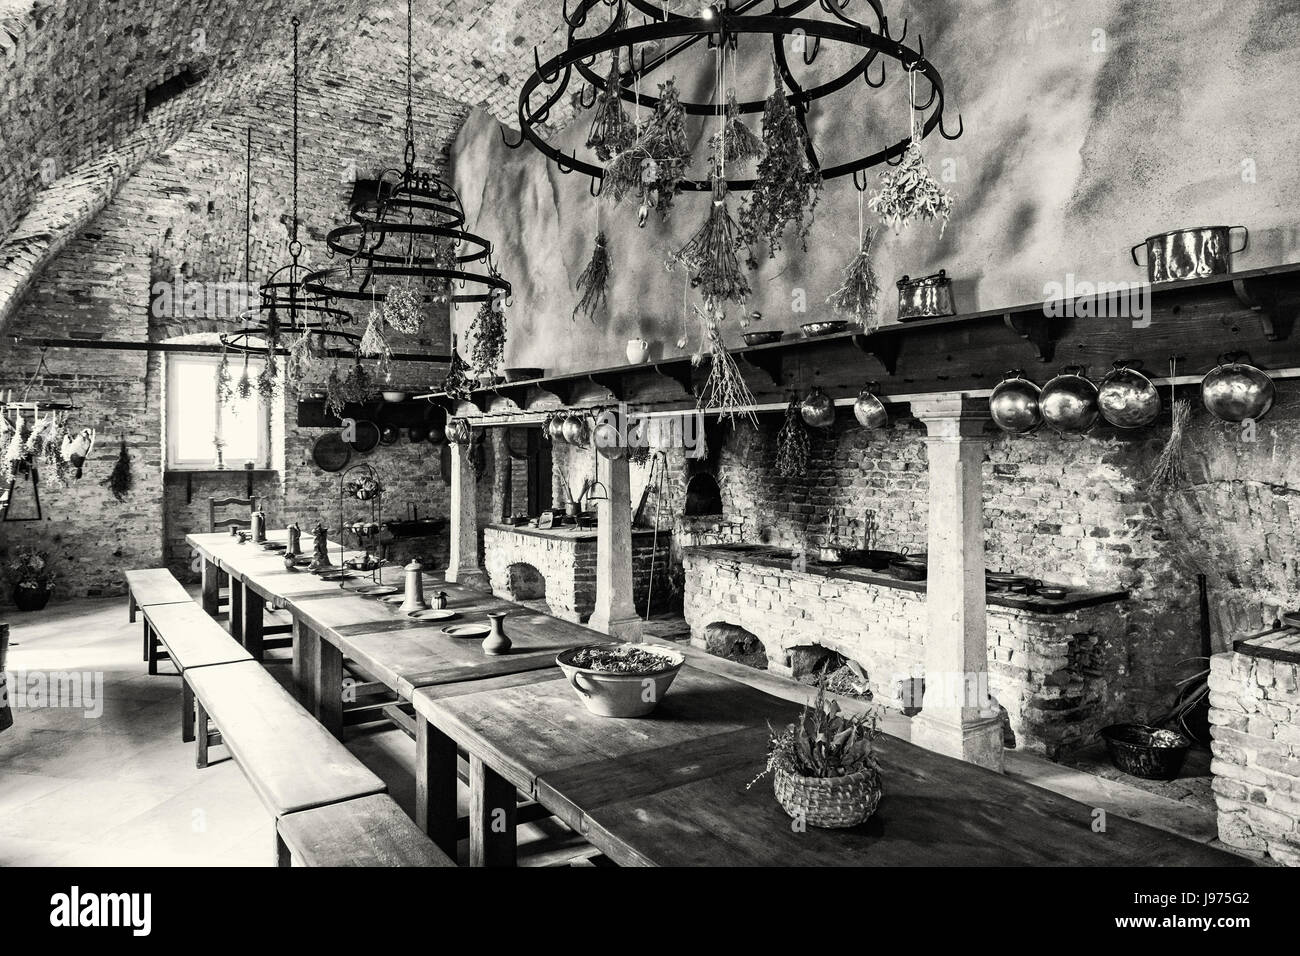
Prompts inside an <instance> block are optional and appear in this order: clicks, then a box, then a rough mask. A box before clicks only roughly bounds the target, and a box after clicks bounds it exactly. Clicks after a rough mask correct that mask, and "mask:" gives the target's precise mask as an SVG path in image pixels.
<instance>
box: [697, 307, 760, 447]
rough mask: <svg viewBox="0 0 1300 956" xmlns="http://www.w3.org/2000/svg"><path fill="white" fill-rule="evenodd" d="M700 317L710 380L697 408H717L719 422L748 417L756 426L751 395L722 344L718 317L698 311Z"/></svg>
mask: <svg viewBox="0 0 1300 956" xmlns="http://www.w3.org/2000/svg"><path fill="white" fill-rule="evenodd" d="M700 316H701V320H702V321H703V322H704V324H705V329H706V331H705V338H706V340H707V341H708V346H709V377H708V378H707V379H706V380H705V382H704V388H703V389H702V390H701V391H700V399H699V408H700V409H701V410H704V409H709V408H716V409H718V410H719V411H718V420H719V421H726V420H727V419H728V418H730V419H732V420H733V421H734V420H736V419H738V418H748V419H749V420H750V421H751V422H753V423H754V424H756V425H757V424H758V418H757V416H756V415H755V414H754V411H753V405H754V393H753V392H751V391H750V390H749V386H748V385H747V384H746V383H745V377H744V376H743V375H742V374H741V373H740V367H739V366H737V365H736V360H735V359H734V358H732V357H731V353H730V352H728V351H727V348H726V346H725V345H723V343H722V331H721V329H720V327H719V320H720V316H718V317H715V316H711V315H709V314H708V313H707V312H700Z"/></svg>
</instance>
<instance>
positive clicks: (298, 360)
mask: <svg viewBox="0 0 1300 956" xmlns="http://www.w3.org/2000/svg"><path fill="white" fill-rule="evenodd" d="M320 353H321V347H320V343H319V342H318V341H317V338H316V336H314V335H312V334H311V333H310V332H303V333H302V334H301V335H299V336H298V337H297V338H296V339H294V340H293V344H292V345H290V346H289V355H288V356H287V357H286V358H285V361H284V383H285V386H286V387H288V388H291V389H293V390H294V391H297V389H298V386H299V385H300V384H301V383H302V382H303V381H304V380H305V379H307V378H308V377H309V376H310V375H311V373H312V370H313V369H314V368H315V367H316V364H317V361H318V360H319V359H320Z"/></svg>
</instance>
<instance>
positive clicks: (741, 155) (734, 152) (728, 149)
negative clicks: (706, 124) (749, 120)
mask: <svg viewBox="0 0 1300 956" xmlns="http://www.w3.org/2000/svg"><path fill="white" fill-rule="evenodd" d="M726 117H727V121H726V123H725V124H723V127H722V131H721V132H719V133H714V134H713V136H712V137H711V138H710V139H709V152H710V154H711V155H713V156H721V157H722V158H723V159H724V160H725V161H726V162H728V163H747V162H749V161H750V160H754V159H761V158H762V157H763V153H764V152H765V149H764V146H763V141H762V140H761V139H759V138H758V137H757V136H755V135H754V131H753V130H751V129H750V128H749V127H748V126H746V125H745V121H744V120H742V119H741V118H740V106H739V104H737V103H736V91H735V90H734V89H729V90H727V105H726Z"/></svg>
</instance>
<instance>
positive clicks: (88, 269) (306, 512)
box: [0, 63, 465, 601]
mask: <svg viewBox="0 0 1300 956" xmlns="http://www.w3.org/2000/svg"><path fill="white" fill-rule="evenodd" d="M353 65H355V64H353ZM348 68H349V64H345V63H343V64H339V72H332V71H331V70H330V69H325V70H323V71H322V73H321V74H320V75H319V76H317V77H316V78H315V79H314V81H313V82H310V83H308V84H306V86H305V88H304V90H303V92H302V98H301V99H302V107H301V125H302V142H301V146H300V161H301V169H300V191H299V205H300V216H301V220H302V222H301V225H300V235H301V238H302V240H303V245H304V253H305V257H308V258H309V259H310V260H314V261H323V258H324V253H323V248H322V246H321V244H320V242H319V240H320V238H321V237H323V235H324V232H325V231H326V230H327V229H328V228H331V227H333V226H334V225H337V224H339V223H341V222H343V221H344V220H345V218H346V215H347V206H346V200H347V196H348V195H349V193H350V191H351V183H350V178H351V176H352V175H353V172H354V171H355V173H356V174H358V175H362V176H364V175H367V174H369V173H373V172H375V171H376V170H377V168H378V167H379V166H380V165H381V164H389V163H392V162H394V161H396V160H397V159H400V156H401V144H402V130H401V128H400V122H399V121H398V118H397V116H396V114H394V113H392V112H391V111H377V110H376V109H375V108H374V106H373V103H374V99H372V97H374V96H379V97H380V98H381V99H382V98H386V99H387V100H389V101H395V100H394V97H396V96H397V95H398V94H399V93H400V92H401V90H402V89H404V85H403V84H399V83H388V84H387V86H385V83H384V81H382V80H379V79H376V80H375V82H374V89H372V90H370V91H368V92H366V93H362V92H359V91H357V90H355V89H353V88H351V87H349V86H348V85H347V84H346V83H345V82H343V76H342V75H341V74H342V73H343V72H346V70H347V69H348ZM464 111H465V110H464V108H463V107H460V106H459V105H457V104H455V103H453V102H452V101H450V100H447V99H445V98H442V97H438V96H435V95H432V94H426V95H422V96H420V97H419V102H418V103H417V134H418V136H419V139H420V142H421V144H422V147H423V148H424V149H425V155H426V159H427V160H428V162H429V164H430V165H433V166H435V167H437V166H440V165H441V164H442V163H443V162H445V153H439V152H438V151H437V149H436V148H432V147H430V145H429V144H438V145H444V144H446V143H447V142H449V141H450V139H451V138H452V135H453V134H454V131H455V129H456V128H457V126H458V125H459V123H460V122H461V120H462V119H463V115H464ZM288 115H289V112H288V101H287V98H286V96H285V95H284V91H283V90H278V91H276V92H274V93H271V94H268V95H267V96H265V97H263V98H262V99H261V100H260V101H259V103H258V104H257V106H256V107H255V108H252V109H250V110H248V111H247V112H245V113H243V114H240V115H235V116H229V117H226V118H225V119H223V120H222V121H221V122H218V123H212V124H208V125H205V126H201V127H199V128H198V129H196V130H194V131H192V132H191V133H189V134H187V135H186V136H184V137H182V138H181V139H180V140H179V141H178V142H177V144H176V145H175V147H173V148H172V149H171V150H169V151H168V152H166V153H164V154H163V155H161V156H158V157H156V158H154V159H152V160H150V161H148V162H146V163H144V164H143V165H142V166H141V167H140V169H139V171H138V172H137V173H136V175H135V176H133V177H132V178H131V179H130V180H128V181H127V182H126V183H125V184H124V185H123V186H122V188H121V189H120V191H119V192H118V193H117V195H116V197H115V198H114V199H113V201H112V202H111V203H109V204H108V206H107V207H106V208H105V209H104V210H103V211H102V212H101V213H100V214H99V215H98V216H97V217H96V218H95V220H94V221H93V222H92V223H91V224H90V225H89V226H88V227H87V228H85V229H84V230H83V231H82V233H81V234H80V235H79V236H78V237H77V238H76V239H75V240H73V241H72V242H71V243H70V244H69V245H68V246H67V247H66V248H65V249H64V250H63V252H62V253H60V254H59V255H58V257H57V258H56V259H55V260H54V261H53V262H52V263H51V265H50V266H49V267H48V268H47V269H46V271H45V272H44V273H43V274H42V275H41V277H40V280H39V281H38V282H36V283H35V284H34V285H33V286H32V287H31V288H30V289H29V291H28V293H27V294H26V296H25V298H24V300H23V304H22V306H21V308H20V309H19V311H18V313H17V314H16V316H15V317H14V319H13V320H12V322H11V323H10V325H9V327H8V328H7V329H6V334H16V335H21V336H24V337H26V338H33V337H40V336H57V337H90V338H108V339H121V340H131V341H146V340H148V339H150V338H162V337H165V336H167V335H172V334H177V333H179V332H192V331H197V330H200V329H213V328H217V327H218V326H217V324H216V323H213V322H210V321H199V322H195V323H189V324H188V325H186V326H185V327H182V328H178V327H176V326H175V324H173V323H159V322H156V321H153V322H151V318H150V301H151V286H152V284H153V283H154V282H156V281H160V280H162V281H166V280H171V279H172V277H174V276H177V275H179V276H180V277H181V278H182V279H183V280H185V281H190V282H199V283H230V282H237V281H239V280H241V279H242V277H243V274H244V261H243V249H244V233H243V230H244V180H243V172H244V130H245V129H246V128H247V126H248V125H250V124H251V125H253V126H254V150H255V153H254V160H253V176H252V182H253V196H252V209H253V225H252V243H251V247H252V255H251V260H252V261H251V268H250V272H251V275H252V278H253V281H254V282H257V281H260V280H261V279H262V278H263V277H264V276H265V275H267V274H269V273H270V272H271V271H272V270H273V269H274V268H276V267H278V266H280V265H282V264H284V260H285V259H286V254H285V243H286V241H287V239H288V232H289V209H290V198H291V165H290V155H291V150H290V147H289V143H288V130H289V127H288V122H287V120H288ZM341 129H343V130H347V131H348V135H347V137H346V138H345V139H341V138H340V137H339V135H338V131H339V130H341ZM447 340H448V332H447V324H446V322H445V321H435V322H431V323H430V326H429V328H428V332H427V334H425V335H423V336H422V337H420V338H418V339H407V340H404V341H402V342H401V343H400V344H398V343H394V347H395V348H397V349H400V350H401V351H408V352H417V351H433V352H444V351H445V350H446V346H447ZM38 361H39V356H38V354H37V353H36V352H35V351H34V349H33V348H32V347H31V346H28V345H25V344H24V345H18V346H16V347H10V346H6V347H5V348H4V349H3V351H0V390H2V389H9V388H14V389H20V388H21V387H22V386H23V385H24V384H25V383H26V382H27V380H28V379H29V377H30V376H31V374H32V372H33V371H34V370H35V369H36V367H37V364H38ZM46 366H47V368H46V371H45V372H43V373H42V375H41V376H39V377H38V379H37V380H36V382H35V383H34V387H33V389H32V393H31V397H32V398H36V399H62V398H64V397H65V391H66V394H67V396H68V397H70V399H71V400H72V401H73V402H74V403H75V404H77V405H78V406H79V407H78V409H77V410H76V411H75V412H74V413H73V414H72V416H71V420H72V422H73V423H74V424H76V425H78V426H83V425H84V426H89V427H92V428H96V429H97V430H98V432H99V441H98V443H97V445H96V447H95V449H94V453H93V455H92V456H91V458H90V460H88V462H87V464H86V468H85V477H84V478H83V479H82V480H81V481H80V482H77V483H76V484H74V485H73V486H72V487H71V488H70V489H68V490H66V491H63V490H57V489H47V488H45V487H42V489H41V503H42V506H43V510H44V513H45V516H46V520H45V521H43V522H41V523H39V524H36V523H21V524H19V523H14V522H8V523H4V524H0V551H3V552H8V551H9V550H10V549H12V547H14V546H15V545H17V544H21V543H26V542H32V543H39V544H41V545H42V546H45V547H49V548H51V549H52V550H54V551H55V552H56V553H57V556H58V558H59V560H60V563H61V565H62V567H61V572H62V573H61V576H60V581H59V586H58V590H57V592H56V597H55V600H59V599H62V598H71V597H79V596H85V595H93V594H100V593H115V592H118V591H120V590H121V587H122V572H123V570H124V569H128V568H135V567H153V566H158V565H160V564H164V563H166V564H168V565H169V566H171V567H173V568H175V569H176V570H177V571H178V572H179V571H182V570H184V569H185V568H186V567H187V565H188V557H187V555H186V554H185V549H184V547H183V538H184V534H185V532H186V531H189V530H192V529H193V528H196V527H206V499H207V497H209V496H210V495H213V496H220V495H224V494H228V493H236V494H239V495H241V496H242V495H243V494H244V490H245V489H244V481H243V475H242V474H240V475H237V476H234V477H233V478H227V477H225V476H214V477H212V478H204V479H202V480H201V481H200V482H199V483H198V485H197V486H196V489H197V490H196V491H195V492H194V501H193V502H189V503H187V502H186V501H185V486H184V484H183V481H175V480H172V481H168V482H166V483H164V475H163V441H162V431H163V422H162V404H163V402H162V398H163V395H162V387H163V386H162V368H163V362H162V358H161V356H158V355H154V356H152V357H150V356H148V355H146V353H142V352H140V353H137V352H116V351H88V350H51V351H50V352H49V354H48V355H47V356H46ZM443 368H444V366H442V365H439V364H427V363H405V364H398V365H397V366H396V367H395V369H394V372H393V382H392V386H393V387H394V388H397V389H401V388H408V389H411V390H414V389H416V388H419V389H420V390H424V389H425V388H427V387H428V386H429V385H431V384H433V383H434V382H437V381H439V380H440V378H441V375H442V372H443ZM283 403H284V404H283V406H281V407H279V408H278V409H277V412H276V415H277V416H278V417H282V419H283V421H284V423H285V428H284V444H283V447H282V448H278V449H276V451H275V458H276V459H278V460H282V461H283V463H284V468H283V469H282V470H281V471H280V473H279V474H278V475H277V476H275V477H274V478H259V479H258V482H257V484H256V486H255V489H254V493H255V494H258V495H260V496H262V497H263V498H265V499H266V500H267V502H268V511H269V512H270V520H271V523H272V525H273V526H275V525H281V524H284V523H286V522H287V521H288V520H294V519H296V520H299V521H301V522H304V526H305V527H306V526H309V524H306V523H307V522H313V521H314V519H315V517H316V516H317V515H323V516H325V517H326V518H327V523H328V524H329V525H330V526H331V527H332V526H333V525H334V524H335V523H336V522H337V521H338V483H337V477H336V476H327V475H323V474H321V473H320V472H318V471H317V470H316V469H315V467H314V465H312V464H311V463H310V449H311V443H312V442H313V441H314V440H315V438H316V437H317V435H319V434H320V433H321V430H319V429H299V428H298V427H297V425H296V405H295V402H294V400H293V399H292V398H291V397H285V398H283ZM119 436H124V437H125V438H126V440H127V443H128V447H129V450H130V454H131V456H132V465H133V470H134V474H135V488H134V490H133V492H132V494H131V495H130V496H129V497H128V499H127V500H126V501H125V502H122V503H118V502H116V501H114V500H113V499H112V497H111V496H110V495H109V494H108V492H107V490H106V489H105V488H103V487H102V486H101V484H100V483H101V482H102V481H103V479H104V478H105V477H107V475H108V473H109V472H110V471H111V469H112V466H113V462H114V461H115V459H116V457H117V453H118V440H119ZM373 460H374V461H375V463H376V465H377V467H378V469H379V471H380V473H381V477H383V478H384V479H385V485H386V490H387V500H388V507H387V509H386V514H388V515H390V516H394V517H399V516H401V515H402V514H403V513H404V507H405V503H406V502H407V501H408V500H409V501H413V502H416V503H418V504H419V505H420V506H421V507H420V512H421V514H425V515H442V516H445V515H446V499H447V492H446V485H445V484H444V483H443V482H442V481H441V480H440V478H439V477H438V476H439V469H438V467H437V463H438V457H437V450H436V449H434V448H433V447H432V446H429V445H427V444H425V445H421V446H411V445H409V444H406V443H405V442H403V443H402V444H399V445H395V446H391V447H381V449H380V450H378V451H376V452H375V453H374V456H373ZM27 494H28V493H27V492H24V491H20V492H19V493H18V496H17V497H16V499H15V504H14V508H13V511H12V514H13V515H14V517H18V516H19V515H20V514H23V513H25V512H24V511H23V509H24V507H25V506H26V501H25V497H24V496H25V495H27ZM285 503H289V507H284V504H285ZM438 547H439V554H440V555H442V556H444V557H445V553H446V546H445V541H444V542H441V543H440V544H439V546H438ZM2 557H3V555H0V558H2ZM7 600H8V589H7V588H4V589H0V601H7Z"/></svg>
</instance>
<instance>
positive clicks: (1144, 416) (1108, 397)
mask: <svg viewBox="0 0 1300 956" xmlns="http://www.w3.org/2000/svg"><path fill="white" fill-rule="evenodd" d="M1140 365H1141V363H1140V362H1127V361H1124V362H1116V363H1115V365H1114V367H1113V368H1112V369H1111V370H1110V371H1109V372H1107V373H1106V377H1105V378H1103V379H1102V380H1101V384H1100V385H1098V386H1097V404H1098V406H1099V407H1100V408H1101V417H1102V418H1104V419H1106V421H1108V422H1110V423H1111V424H1112V425H1114V426H1115V427H1116V428H1141V427H1143V426H1144V425H1150V424H1151V423H1152V422H1154V421H1155V420H1156V418H1157V417H1159V415H1160V392H1159V391H1157V390H1156V387H1155V385H1153V384H1152V383H1151V379H1149V378H1147V377H1146V376H1145V375H1143V374H1142V373H1141V372H1140V371H1138V366H1140Z"/></svg>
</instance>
